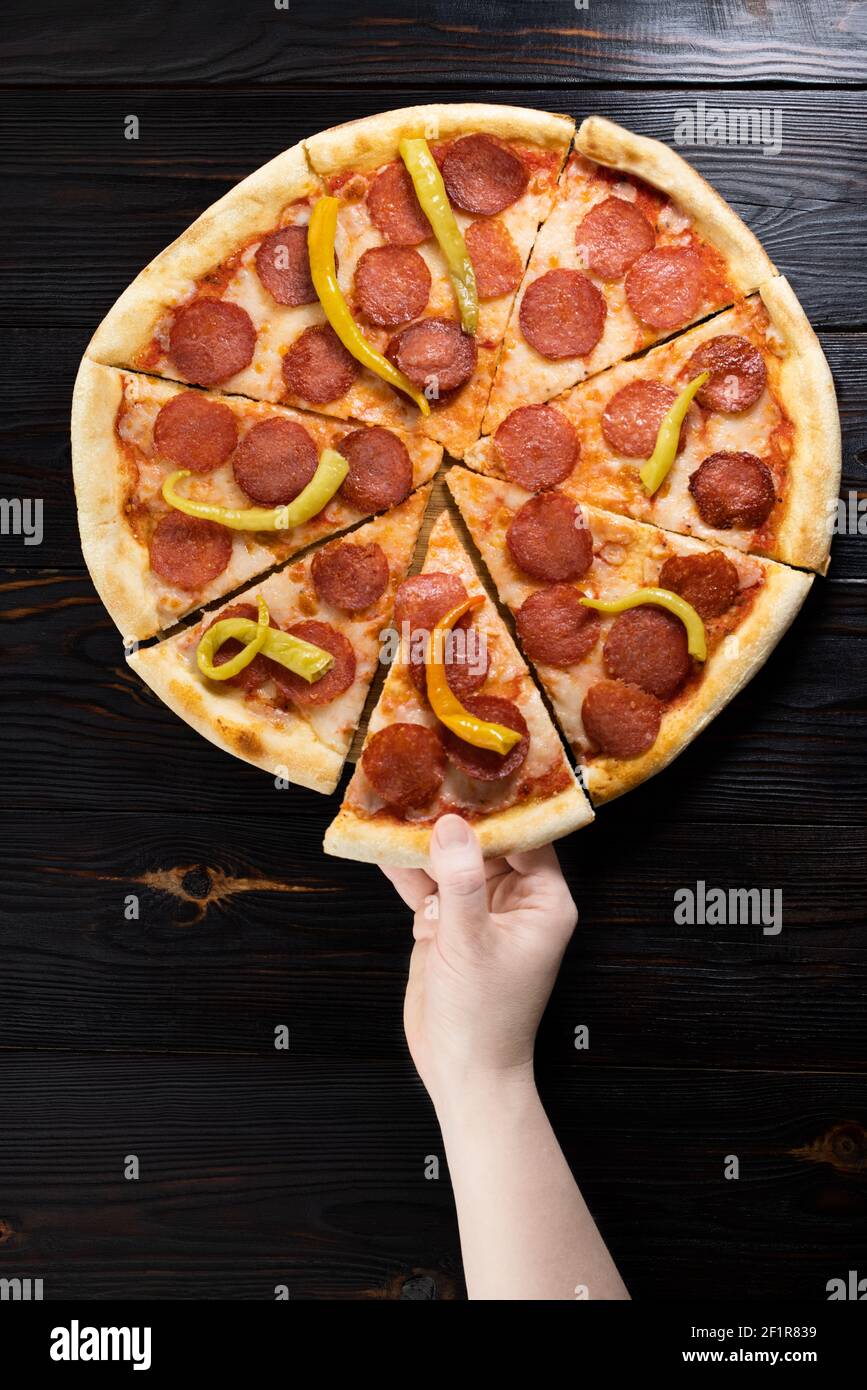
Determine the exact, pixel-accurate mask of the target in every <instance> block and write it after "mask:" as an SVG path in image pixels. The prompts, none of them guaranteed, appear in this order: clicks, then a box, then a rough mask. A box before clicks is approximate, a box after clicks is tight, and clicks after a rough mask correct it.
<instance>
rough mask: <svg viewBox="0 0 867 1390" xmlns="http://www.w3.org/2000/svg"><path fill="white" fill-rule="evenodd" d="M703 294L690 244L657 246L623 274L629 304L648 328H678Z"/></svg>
mask: <svg viewBox="0 0 867 1390" xmlns="http://www.w3.org/2000/svg"><path fill="white" fill-rule="evenodd" d="M703 294H704V274H703V271H702V264H701V259H700V257H699V256H698V255H697V254H696V252H695V251H693V250H692V248H691V247H689V246H657V247H656V249H655V250H654V251H648V252H647V253H646V254H645V255H643V256H641V257H640V258H639V259H638V260H637V261H636V262H635V264H634V266H633V267H632V269H631V270H630V272H629V274H628V275H627V277H626V298H627V299H628V301H629V307H630V309H631V310H632V312H633V313H634V314H635V315H636V317H637V318H639V319H641V321H642V323H646V324H647V325H648V327H650V328H680V327H681V325H682V324H684V323H689V321H690V319H693V318H695V316H696V313H697V312H698V308H699V305H700V304H701V301H702V296H703Z"/></svg>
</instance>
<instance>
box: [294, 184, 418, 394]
mask: <svg viewBox="0 0 867 1390" xmlns="http://www.w3.org/2000/svg"><path fill="white" fill-rule="evenodd" d="M339 206H340V204H339V201H338V199H337V198H320V199H319V201H318V202H317V203H316V204H315V206H314V208H313V212H312V213H311V216H310V226H309V227H308V229H307V247H308V251H309V254H310V276H311V279H312V280H313V287H314V289H315V290H316V293H317V295H318V297H319V303H320V304H321V305H322V308H323V309H324V311H325V317H326V318H327V320H328V322H329V323H330V324H331V327H332V328H333V329H334V332H335V333H336V334H337V336H338V338H339V339H340V341H341V343H342V344H343V346H344V347H345V348H346V350H347V352H351V353H352V356H353V357H354V358H355V360H356V361H357V362H360V363H361V365H362V366H363V367H368V368H369V369H370V371H372V372H375V373H376V375H377V376H378V377H381V378H382V380H383V381H387V382H388V384H389V386H396V387H397V389H398V390H399V391H403V392H405V394H406V395H407V396H409V397H411V399H412V400H414V401H415V403H416V405H417V406H418V408H419V410H420V411H421V413H422V415H430V405H429V403H428V401H427V400H426V398H425V396H424V395H423V394H422V392H421V391H417V390H416V388H415V387H414V386H413V384H412V382H411V381H410V380H409V378H408V377H405V376H404V374H403V372H399V371H398V369H397V367H395V366H394V364H393V363H392V362H389V360H388V358H387V357H383V355H382V353H381V352H377V350H376V348H375V347H372V346H371V344H370V343H369V342H368V341H367V339H366V338H365V336H364V334H363V333H362V331H361V329H360V328H359V326H358V324H357V323H356V322H355V319H354V318H353V317H352V315H351V313H350V312H349V306H348V304H347V303H346V300H345V299H344V298H343V291H342V290H341V288H340V285H339V284H338V282H337V271H336V269H335V266H334V233H335V231H336V230H337V210H338V207H339Z"/></svg>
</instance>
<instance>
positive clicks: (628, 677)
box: [447, 467, 812, 805]
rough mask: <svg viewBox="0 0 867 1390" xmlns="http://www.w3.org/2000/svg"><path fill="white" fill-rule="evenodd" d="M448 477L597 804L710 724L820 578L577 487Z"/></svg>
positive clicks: (456, 471) (647, 773)
mask: <svg viewBox="0 0 867 1390" xmlns="http://www.w3.org/2000/svg"><path fill="white" fill-rule="evenodd" d="M447 481H448V485H449V487H450V489H451V492H452V495H453V496H454V498H455V500H456V501H457V503H458V506H459V507H460V510H461V514H462V515H463V517H464V520H465V521H466V523H467V526H468V527H469V529H470V533H471V535H472V537H473V540H474V541H475V543H476V545H477V546H478V548H479V551H480V553H481V555H482V558H483V560H484V561H485V564H486V565H487V567H488V570H489V571H490V574H491V577H492V579H493V581H494V583H495V585H496V588H497V592H498V594H499V596H500V598H501V600H502V601H503V603H505V604H506V605H507V606H508V608H509V609H511V611H512V613H513V614H514V616H515V624H516V628H517V632H518V636H519V638H520V641H521V644H522V646H523V649H524V653H525V655H526V656H527V657H528V658H529V659H530V660H531V661H532V662H533V664H534V666H535V668H536V671H537V674H538V676H539V679H540V680H541V682H542V685H543V687H544V689H545V691H546V692H547V694H548V696H549V698H550V700H551V703H552V705H553V706H554V710H555V712H556V715H557V718H558V720H559V721H560V725H561V727H562V729H563V732H564V733H565V735H566V737H567V739H568V741H569V743H570V745H571V747H572V750H573V752H574V753H575V756H576V758H578V759H579V761H580V763H581V765H582V771H583V777H584V782H585V785H586V787H587V790H588V792H589V793H590V796H591V799H592V800H593V802H594V803H595V804H597V805H598V804H599V803H601V802H604V801H609V800H611V798H612V797H615V796H619V795H620V794H621V793H622V792H625V791H629V790H630V789H631V788H632V787H635V786H637V785H638V784H639V783H640V782H643V781H645V780H646V779H647V778H648V777H652V776H653V775H654V773H656V772H659V771H661V769H662V768H664V767H666V766H667V765H668V763H670V762H671V761H672V759H673V758H675V757H676V756H677V755H678V753H680V752H681V750H682V749H683V748H685V747H686V746H687V744H689V743H690V742H691V741H692V739H693V738H695V736H696V735H697V734H699V733H700V732H701V730H702V729H703V728H704V727H705V726H706V725H707V724H708V723H709V722H710V721H711V719H713V718H714V716H715V715H716V714H718V713H719V711H720V710H721V709H722V708H723V706H724V705H726V704H727V703H728V701H729V700H730V699H731V698H732V697H733V696H734V695H736V694H737V692H738V691H739V690H740V689H741V687H742V686H744V685H745V684H746V682H747V681H748V680H750V679H751V678H752V676H753V675H755V673H756V671H757V670H758V669H759V668H760V667H761V666H762V664H763V663H764V662H765V660H766V659H767V657H768V656H769V655H770V653H771V651H772V650H773V648H774V647H775V646H776V644H777V642H778V641H779V639H780V637H781V636H782V635H783V633H784V632H785V631H786V628H787V627H788V626H789V624H790V623H791V622H792V620H793V618H794V617H795V614H796V613H797V612H798V609H799V608H800V606H801V604H802V603H803V601H804V599H805V597H806V595H807V592H808V590H809V588H810V585H811V583H812V576H811V575H807V574H803V573H801V572H800V571H799V570H791V569H788V568H786V567H785V566H784V565H778V564H775V563H774V562H773V561H771V560H764V559H759V558H758V557H756V556H753V555H745V554H744V553H743V552H742V551H738V550H733V549H729V548H726V549H724V548H723V547H721V546H717V547H712V546H710V545H707V544H706V543H705V542H703V541H700V540H697V539H695V538H692V537H686V536H676V535H673V534H671V533H670V532H667V531H661V530H659V529H658V528H657V527H655V526H649V525H646V524H644V523H642V522H637V521H632V520H630V519H627V518H626V517H621V516H616V515H613V514H611V513H610V512H604V511H600V510H599V509H598V508H596V507H592V506H588V505H586V504H580V505H579V503H578V502H577V501H576V500H575V499H574V498H573V497H571V496H569V495H567V493H566V492H562V491H557V490H552V491H549V492H542V493H537V494H531V493H528V492H527V491H526V490H525V489H524V488H521V487H518V486H517V485H516V484H514V483H508V482H503V481H501V480H500V479H497V478H486V477H483V476H481V475H480V474H477V473H470V472H468V471H467V470H466V469H463V468H457V467H456V468H453V469H451V471H450V472H449V474H448V479H447ZM585 599H587V600H591V601H592V603H591V605H588V604H586V603H585V602H583V600H585ZM599 602H601V603H602V604H604V605H608V607H607V609H606V608H603V609H601V610H600V609H599V608H596V607H594V606H592V604H595V603H599Z"/></svg>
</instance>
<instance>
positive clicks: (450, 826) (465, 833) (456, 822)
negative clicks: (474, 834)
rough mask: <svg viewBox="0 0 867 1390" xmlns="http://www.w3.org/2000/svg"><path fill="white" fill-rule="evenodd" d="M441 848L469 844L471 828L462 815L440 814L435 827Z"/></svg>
mask: <svg viewBox="0 0 867 1390" xmlns="http://www.w3.org/2000/svg"><path fill="white" fill-rule="evenodd" d="M434 834H435V835H436V840H437V844H438V845H439V847H440V849H448V847H449V846H450V845H466V844H469V840H470V830H469V826H468V825H467V823H466V821H465V820H464V819H463V817H462V816H440V818H439V820H438V821H437V823H436V827H435V829H434Z"/></svg>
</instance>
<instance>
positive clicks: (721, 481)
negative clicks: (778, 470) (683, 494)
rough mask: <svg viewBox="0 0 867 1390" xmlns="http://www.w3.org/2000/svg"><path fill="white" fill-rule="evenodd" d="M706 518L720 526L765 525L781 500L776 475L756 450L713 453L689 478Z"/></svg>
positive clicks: (699, 506) (692, 491)
mask: <svg viewBox="0 0 867 1390" xmlns="http://www.w3.org/2000/svg"><path fill="white" fill-rule="evenodd" d="M689 490H690V492H691V493H692V495H693V498H694V500H695V505H696V506H697V507H698V510H699V515H700V516H701V519H702V521H705V522H706V523H707V525H708V526H714V527H716V528H717V530H720V531H728V530H730V529H731V528H732V527H733V526H735V527H739V528H740V527H743V528H744V529H746V530H750V531H754V530H755V529H756V528H757V527H758V526H762V525H764V523H765V522H766V521H767V519H768V517H769V516H770V514H771V511H772V509H773V506H774V503H775V502H776V500H777V497H776V491H775V488H774V475H773V474H772V472H771V470H770V468H768V465H767V464H766V463H763V462H762V460H761V459H760V458H757V457H756V455H755V454H747V453H728V452H726V451H725V450H724V451H723V452H721V453H718V454H710V455H709V457H708V458H706V459H705V460H704V463H702V464H700V465H699V467H698V468H697V469H696V471H695V472H694V473H693V475H692V477H691V478H690V480H689Z"/></svg>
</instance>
